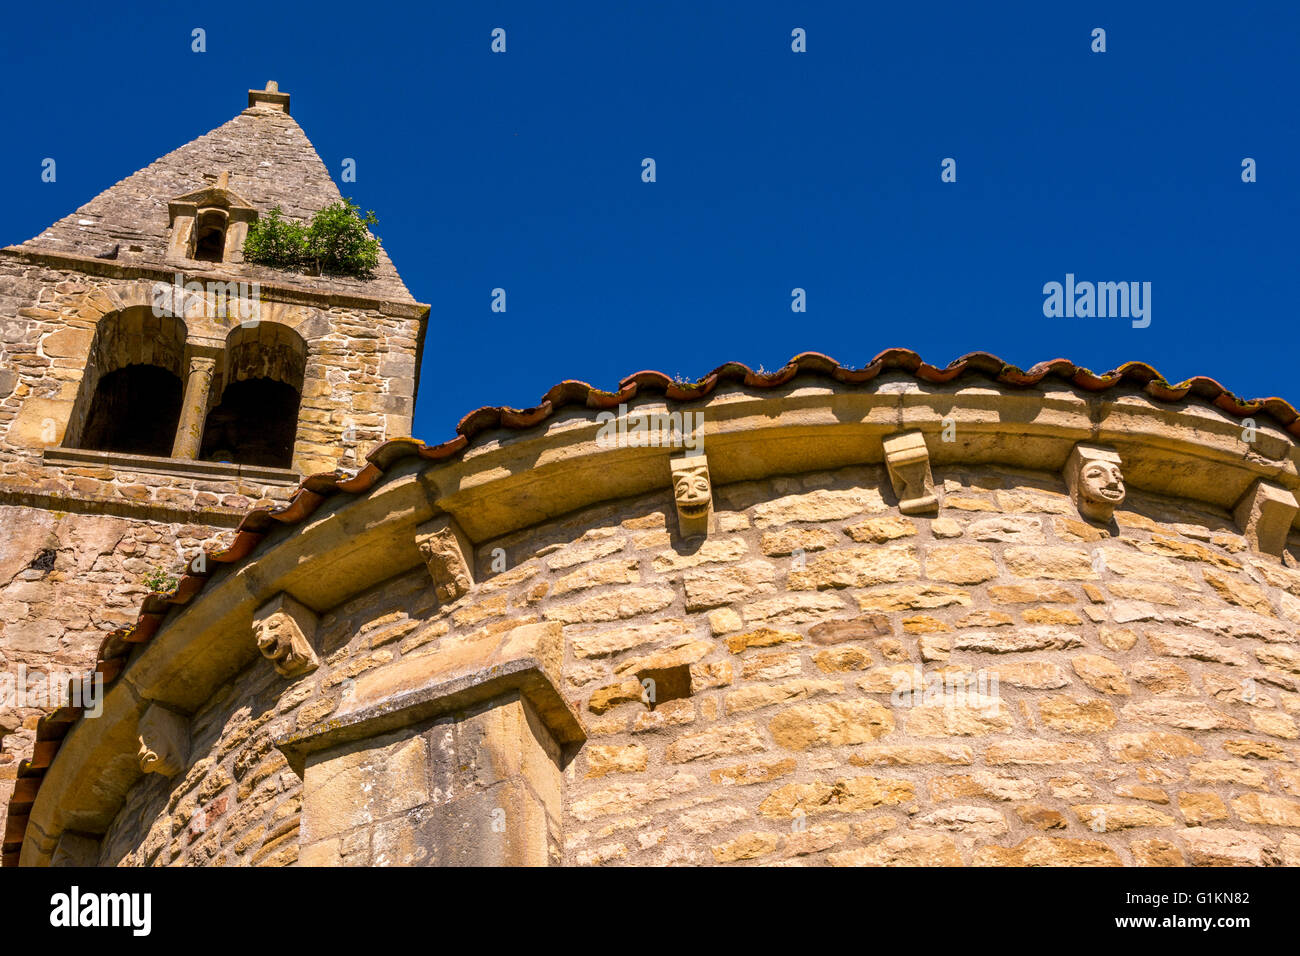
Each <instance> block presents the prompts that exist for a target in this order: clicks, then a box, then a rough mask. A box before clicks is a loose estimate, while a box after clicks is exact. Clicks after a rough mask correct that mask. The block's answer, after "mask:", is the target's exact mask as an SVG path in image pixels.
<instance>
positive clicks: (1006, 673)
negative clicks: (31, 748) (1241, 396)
mask: <svg viewBox="0 0 1300 956" xmlns="http://www.w3.org/2000/svg"><path fill="white" fill-rule="evenodd" d="M934 480H935V483H936V485H937V486H938V487H939V488H941V490H942V492H943V496H944V497H943V507H942V510H941V511H940V512H939V516H937V517H925V516H905V515H903V514H901V513H900V512H899V510H898V508H897V505H896V499H895V498H894V497H893V495H892V494H891V492H890V490H889V488H890V482H889V479H888V476H887V475H886V472H885V470H884V468H882V467H851V468H844V469H838V470H835V471H830V472H809V473H806V474H801V475H797V476H790V477H777V478H770V479H765V480H761V481H753V482H742V483H733V484H729V485H721V486H718V487H715V488H714V508H715V514H714V519H715V521H716V527H715V530H714V531H713V532H712V533H711V534H710V535H709V537H708V538H707V540H698V539H697V540H694V541H686V542H683V541H682V540H681V539H680V537H679V536H678V535H677V533H676V516H675V514H674V506H673V499H672V496H671V493H670V492H667V491H665V492H664V493H663V494H660V495H651V496H643V497H637V498H634V499H628V500H625V501H622V502H619V503H617V504H613V505H601V506H596V507H590V508H586V509H584V510H582V511H580V512H577V513H574V514H572V515H570V516H568V517H566V518H564V519H562V520H558V521H551V522H546V523H543V524H540V525H537V526H535V527H532V528H529V529H527V530H524V531H520V532H515V533H512V534H510V535H507V536H505V537H498V538H495V539H491V540H484V541H480V542H478V543H477V547H476V548H475V575H474V580H475V581H476V582H477V584H475V585H474V586H473V587H472V589H471V590H470V591H469V593H468V594H466V595H465V596H463V597H461V598H459V599H458V600H454V601H452V602H451V603H447V604H441V603H439V601H438V599H437V596H436V594H435V592H434V589H433V588H432V587H431V586H430V580H429V575H428V572H427V571H426V570H425V569H424V568H419V569H417V570H412V571H409V572H406V573H403V574H401V575H399V576H398V577H396V578H393V579H390V580H389V581H386V582H384V583H382V584H380V585H378V586H375V587H373V588H371V589H369V590H367V591H365V592H364V593H362V594H361V595H359V596H357V597H355V598H352V599H350V600H348V601H346V602H345V603H343V604H341V605H340V606H338V607H336V608H333V609H330V610H325V611H324V612H323V613H322V614H321V615H320V619H319V626H318V628H317V629H316V632H315V635H314V638H313V642H314V644H315V649H316V652H317V654H318V655H319V658H320V661H321V666H320V667H319V668H318V669H316V670H315V671H313V672H311V673H309V674H307V675H306V676H303V677H300V678H297V679H292V680H285V679H283V678H280V677H279V676H277V674H276V673H275V671H274V670H273V668H272V667H271V664H270V662H268V661H266V660H263V659H261V658H256V659H255V662H254V663H252V664H251V665H249V666H248V667H247V668H246V669H245V670H244V671H243V672H242V673H241V674H239V676H237V677H236V678H235V679H233V680H232V681H230V682H228V683H226V684H225V685H224V686H222V688H221V689H220V690H219V691H218V692H217V693H216V694H215V696H213V697H212V698H211V699H210V700H209V701H208V703H207V704H206V705H204V706H203V707H202V708H201V709H200V710H199V711H198V712H197V713H196V714H195V715H194V716H193V718H192V724H191V728H192V730H191V746H190V751H189V755H188V759H187V761H186V762H185V767H184V769H183V770H181V771H180V773H178V774H177V775H176V777H175V778H173V779H171V780H168V779H165V778H163V777H161V776H159V775H157V774H146V775H145V776H144V777H142V778H140V780H139V781H137V782H136V783H135V784H134V786H133V787H132V788H131V790H130V792H129V794H128V796H127V801H126V804H125V806H124V807H123V809H122V810H121V811H120V812H119V813H118V815H117V817H116V820H115V822H114V824H113V827H112V828H111V829H110V831H109V833H108V835H107V836H106V837H105V838H104V840H103V843H102V849H101V850H100V851H99V852H100V862H103V863H109V864H112V863H120V864H126V865H142V864H152V865H158V864H167V863H185V864H196V865H197V864H203V865H208V864H260V865H285V864H290V863H294V862H295V861H298V859H299V849H298V848H299V844H300V842H301V843H303V844H304V845H305V844H306V843H308V842H310V841H308V840H306V839H304V838H302V837H301V835H300V832H299V831H300V827H301V825H302V823H301V813H302V806H303V792H302V789H303V785H302V780H301V777H300V774H299V772H296V771H295V769H293V768H292V767H290V766H289V763H288V761H287V760H286V759H285V757H284V756H283V755H282V754H281V752H280V751H279V750H277V749H276V747H275V743H274V742H275V741H276V740H277V739H281V738H283V736H284V735H285V734H289V733H292V732H294V731H295V730H303V729H304V728H310V727H313V726H319V725H322V723H323V722H324V723H328V722H329V721H330V720H331V719H333V718H332V717H331V715H337V714H339V713H340V712H341V710H345V709H346V706H347V700H348V696H349V694H350V693H351V692H352V688H353V687H354V686H355V684H356V682H357V681H358V679H359V678H361V677H362V676H363V675H376V674H380V673H382V672H384V671H385V670H387V669H393V670H394V671H395V672H396V670H397V669H399V668H402V667H403V666H409V665H411V664H412V662H414V663H415V664H418V663H419V660H420V659H421V658H422V657H424V656H426V655H430V654H438V653H442V654H458V653H462V652H466V653H467V652H469V651H471V650H473V649H474V648H476V647H479V646H484V645H485V642H486V643H491V642H494V641H496V640H498V639H499V638H500V636H501V635H502V634H504V633H510V632H513V629H517V628H520V627H521V626H524V625H529V624H532V623H534V622H537V623H543V624H545V623H550V624H552V625H559V626H560V627H561V628H562V634H563V644H564V657H563V663H562V668H561V672H562V678H561V679H560V683H561V684H562V687H561V688H560V690H561V691H562V692H563V694H564V695H565V696H566V697H568V698H569V699H570V701H571V703H572V704H573V706H574V707H575V708H576V709H578V710H580V712H581V714H582V716H583V720H584V722H585V730H586V736H587V739H586V741H585V742H584V743H581V744H580V745H569V746H568V747H567V748H566V749H565V750H564V752H563V753H562V754H557V755H554V759H555V763H556V766H557V768H562V773H563V776H562V779H563V819H562V821H561V827H560V828H561V829H562V832H563V837H562V840H563V842H562V847H561V848H559V849H557V853H558V855H559V858H560V860H562V862H565V863H568V864H598V863H608V864H742V863H759V864H823V863H824V864H831V865H860V864H952V865H956V864H966V865H1023V864H1103V865H1104V864H1111V865H1118V864H1124V865H1180V864H1195V865H1201V864H1225V863H1226V864H1251V865H1273V864H1279V863H1284V864H1288V865H1300V835H1298V834H1300V830H1297V828H1300V771H1297V770H1296V769H1295V768H1296V757H1297V754H1298V751H1300V748H1298V747H1297V743H1296V741H1297V739H1298V738H1300V730H1297V724H1296V716H1295V715H1296V714H1297V712H1300V650H1298V649H1297V648H1298V642H1297V633H1298V632H1300V570H1297V566H1298V565H1300V540H1297V539H1296V538H1295V537H1294V536H1292V538H1291V539H1290V542H1289V547H1288V549H1287V550H1286V551H1285V552H1284V554H1283V556H1282V560H1281V561H1279V560H1278V559H1277V558H1273V557H1268V556H1261V555H1259V554H1258V553H1256V552H1253V551H1251V550H1250V549H1249V547H1248V545H1247V541H1246V539H1245V538H1243V537H1242V536H1241V535H1240V534H1239V531H1238V528H1237V526H1236V525H1235V523H1234V521H1233V518H1232V516H1231V515H1230V514H1228V513H1227V512H1226V511H1218V510H1215V509H1213V508H1210V507H1208V506H1201V505H1196V504H1193V503H1190V502H1187V501H1184V500H1180V499H1172V498H1161V497H1157V496H1153V495H1147V494H1142V493H1139V492H1134V491H1131V492H1130V495H1129V498H1128V500H1127V501H1126V502H1125V503H1124V505H1123V506H1122V508H1121V509H1120V510H1118V511H1117V512H1116V513H1115V519H1116V520H1115V522H1114V523H1113V524H1110V525H1109V526H1106V525H1102V524H1099V523H1094V522H1088V521H1084V520H1081V518H1080V516H1079V514H1078V512H1077V510H1076V508H1075V506H1074V503H1073V502H1072V501H1071V498H1070V497H1069V495H1068V494H1067V489H1066V487H1065V485H1064V484H1063V482H1062V481H1061V479H1060V477H1059V476H1057V475H1055V474H1048V473H1044V472H1039V473H1034V472H1024V471H1011V470H1000V469H997V468H993V467H982V466H981V467H972V468H946V469H945V468H936V469H935V472H934ZM248 640H249V641H250V642H251V640H252V637H251V636H250V637H249V638H248ZM647 681H650V682H652V683H647ZM913 691H915V692H916V693H912V692H913ZM648 697H649V698H652V699H651V700H650V701H647V698H648ZM429 732H431V733H435V734H436V733H437V731H436V730H433V731H429ZM426 739H431V738H427V737H422V736H418V735H415V731H414V730H413V731H411V732H410V734H408V735H407V736H406V737H402V738H400V739H398V738H395V740H396V742H394V741H389V740H388V739H387V738H384V739H383V740H381V741H380V742H379V744H377V745H376V746H378V747H379V749H380V750H383V748H386V747H388V748H391V747H393V746H395V747H397V748H398V749H399V750H400V749H401V747H402V746H403V745H402V744H401V743H400V740H406V741H408V742H409V741H411V740H426ZM426 746H427V745H426ZM426 756H427V753H426ZM383 757H384V759H385V760H388V759H390V758H391V757H392V755H391V754H388V753H387V751H385V752H384V754H383ZM394 759H395V758H394ZM471 762H472V761H471ZM415 763H416V764H417V765H419V766H422V764H420V762H419V761H416V762H415ZM408 770H409V768H408ZM411 772H422V771H418V768H417V770H416V771H411ZM429 772H430V773H432V772H433V771H432V770H430V771H429ZM380 776H381V777H382V774H381V775H380ZM394 779H396V778H394ZM388 785H390V786H391V782H390V783H389V784H388ZM492 785H493V781H492V780H490V779H483V778H473V779H468V780H465V779H462V780H460V781H459V782H457V783H455V784H454V785H453V784H449V785H447V786H445V787H442V788H437V787H433V788H431V789H429V790H428V791H427V792H425V791H420V796H421V799H420V800H419V801H417V802H416V803H417V804H418V806H417V805H416V804H411V805H410V806H405V805H403V806H396V805H394V806H393V807H389V808H388V810H391V815H392V817H393V818H394V819H402V818H403V814H405V813H406V812H408V811H409V812H410V813H412V814H420V815H421V816H420V819H422V820H428V819H432V818H437V817H438V814H439V813H440V812H442V813H443V816H445V817H448V818H452V817H455V814H453V813H450V812H444V811H446V810H447V809H448V807H449V805H450V804H451V802H453V801H454V800H455V799H456V797H457V796H459V795H460V793H461V792H462V791H466V790H468V791H474V788H475V787H478V788H479V789H481V790H487V789H490V787H491V786H492ZM375 786H378V787H381V788H382V787H383V786H385V784H384V782H383V781H382V780H380V781H379V782H377V783H376V784H375ZM309 800H310V797H309ZM490 804H492V801H487V802H483V803H480V804H479V805H478V807H479V812H480V813H490V812H491V811H492V810H493V809H500V807H499V806H492V805H490ZM462 806H463V805H462ZM440 808H442V810H440ZM411 819H412V820H413V819H414V817H412V818H411ZM483 824H484V821H482V820H478V821H477V825H478V826H480V827H481V826H483ZM516 824H519V821H517V820H512V821H510V823H509V824H508V825H516ZM519 825H522V824H519ZM412 826H414V823H412ZM363 830H364V831H365V834H366V835H365V836H364V837H363V836H359V835H356V834H359V833H361V832H362V831H363ZM349 833H350V834H352V835H351V837H350V838H349V839H344V840H343V841H342V843H340V844H338V845H337V846H333V847H332V849H331V850H330V854H331V855H329V857H328V859H326V858H325V857H323V856H318V857H316V858H314V859H312V860H303V861H302V862H345V863H379V862H393V863H407V862H428V861H429V859H428V858H426V857H421V856H420V855H419V852H418V847H417V848H416V849H412V848H411V847H410V846H408V847H407V852H406V853H405V855H403V854H402V853H395V854H393V855H390V856H388V857H386V858H384V859H380V858H379V857H378V856H377V855H376V853H377V851H376V846H377V845H378V844H377V843H375V842H374V840H375V839H376V838H375V836H374V833H373V832H372V831H371V830H369V829H366V828H361V830H357V831H349ZM417 842H418V841H417ZM432 843H437V840H436V839H432ZM429 844H430V841H425V843H424V844H421V845H423V846H425V848H426V851H427V847H428V845H429Z"/></svg>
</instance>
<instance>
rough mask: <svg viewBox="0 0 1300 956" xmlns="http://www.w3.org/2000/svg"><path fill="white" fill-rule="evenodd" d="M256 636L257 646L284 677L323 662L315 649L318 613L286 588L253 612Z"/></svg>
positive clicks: (305, 670) (299, 673) (302, 671)
mask: <svg viewBox="0 0 1300 956" xmlns="http://www.w3.org/2000/svg"><path fill="white" fill-rule="evenodd" d="M253 636H254V637H255V638H256V639H257V649H258V650H259V651H261V652H262V656H263V657H265V658H266V659H267V660H269V661H270V662H271V663H272V664H274V665H275V670H276V673H277V674H279V675H280V676H281V677H301V676H302V675H303V674H310V673H311V672H312V671H314V670H315V669H316V668H317V667H319V666H320V658H318V657H317V656H316V652H315V651H314V650H313V649H312V639H313V638H315V636H316V615H315V614H314V613H313V612H312V610H311V609H310V608H308V607H305V606H304V605H302V604H300V603H298V602H297V601H295V600H294V599H293V598H291V597H290V596H289V595H288V594H285V593H284V592H281V593H279V594H277V595H276V596H275V597H273V598H272V599H271V600H270V601H267V602H266V603H265V604H263V605H262V606H261V607H259V608H258V609H257V611H256V612H255V613H254V614H253Z"/></svg>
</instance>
